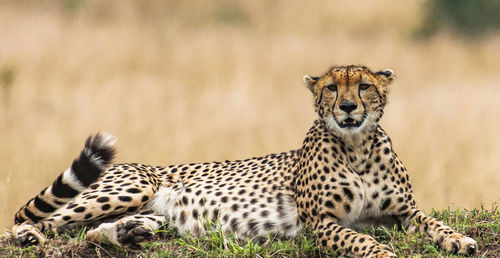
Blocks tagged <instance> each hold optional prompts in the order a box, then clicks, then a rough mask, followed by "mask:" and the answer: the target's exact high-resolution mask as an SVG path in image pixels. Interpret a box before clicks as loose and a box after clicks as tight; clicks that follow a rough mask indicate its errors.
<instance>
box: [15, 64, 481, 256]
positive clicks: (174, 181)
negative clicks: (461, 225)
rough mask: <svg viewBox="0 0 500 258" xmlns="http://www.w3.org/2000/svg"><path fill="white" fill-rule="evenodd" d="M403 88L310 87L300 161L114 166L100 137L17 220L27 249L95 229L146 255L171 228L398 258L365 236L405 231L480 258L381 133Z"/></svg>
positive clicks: (355, 78)
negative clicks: (373, 231)
mask: <svg viewBox="0 0 500 258" xmlns="http://www.w3.org/2000/svg"><path fill="white" fill-rule="evenodd" d="M394 79H395V74H394V73H393V71H392V70H389V69H386V70H381V71H377V72H372V71H371V70H370V69H369V68H367V67H364V66H357V65H351V66H334V67H331V68H330V69H328V71H327V72H326V73H325V74H323V75H322V76H320V77H311V76H308V75H306V76H304V77H303V81H304V84H305V85H306V86H307V88H308V89H309V90H310V91H311V92H312V95H313V100H314V109H315V111H316V113H317V115H318V118H317V119H316V120H315V121H314V122H313V125H312V127H311V128H310V130H309V131H308V132H307V134H306V137H305V140H304V141H303V145H302V147H300V148H299V149H298V150H292V151H289V152H283V153H279V154H270V155H267V156H264V157H254V158H249V159H245V160H235V161H223V162H210V163H199V164H195V163H193V164H183V165H171V166H167V167H162V166H149V165H143V164H136V163H128V164H115V165H112V159H113V157H114V155H115V149H114V141H115V140H114V138H113V137H112V136H111V135H109V134H106V133H98V134H96V135H94V136H90V137H89V138H88V139H87V141H86V143H85V146H84V148H83V150H82V151H81V154H80V156H79V157H78V158H76V159H75V160H74V161H73V163H72V165H71V166H70V167H69V168H68V169H67V170H66V171H64V172H63V173H62V174H60V175H59V177H57V179H56V180H55V181H54V182H53V183H52V184H51V185H50V186H48V187H47V188H45V189H44V190H43V191H41V192H40V193H39V194H38V195H36V196H35V197H34V198H32V199H31V200H29V201H28V202H27V203H26V204H25V205H24V206H23V207H22V208H21V209H20V210H19V211H18V212H17V213H16V215H15V225H14V226H13V227H12V229H11V234H12V236H13V237H14V238H15V239H17V240H19V242H20V243H21V244H23V245H27V244H43V243H44V242H45V241H46V238H45V236H44V234H43V232H44V231H47V230H54V231H55V232H63V231H65V230H68V229H70V228H72V227H75V226H78V225H92V226H93V228H92V229H91V230H89V231H88V232H87V233H86V239H87V240H89V241H97V242H99V241H110V242H112V243H114V244H117V245H120V246H123V247H125V248H128V249H130V250H137V249H140V248H141V245H140V243H141V242H143V241H147V240H148V239H150V238H151V237H152V236H153V234H154V231H155V230H157V229H158V228H159V227H160V226H161V225H163V224H166V223H167V222H168V223H170V225H173V226H175V227H176V228H177V229H178V231H179V233H180V234H181V235H185V234H192V235H194V236H198V235H200V234H203V233H205V232H207V231H208V230H210V229H209V228H208V227H207V223H206V222H207V221H210V222H213V223H215V224H216V225H218V226H219V227H220V229H222V230H223V231H227V232H234V233H235V234H236V236H238V237H241V238H247V237H266V236H268V235H269V234H271V235H279V236H286V237H294V236H296V234H297V233H298V231H299V230H300V229H301V228H302V227H309V228H311V229H313V230H314V232H315V236H316V240H317V243H318V245H320V246H321V247H322V248H325V249H327V250H331V251H336V252H337V253H338V254H342V255H349V256H360V257H395V254H394V252H393V251H392V250H391V249H390V248H389V247H388V246H387V245H384V244H381V243H379V242H377V241H376V240H375V239H374V238H373V237H372V236H369V235H367V234H362V233H358V231H359V230H360V229H362V228H364V227H366V226H369V225H399V226H401V227H403V228H405V229H406V230H407V231H408V232H422V233H423V234H424V235H425V236H426V237H428V238H429V239H430V240H431V241H432V242H434V243H436V244H437V245H438V246H440V247H441V248H443V249H444V250H446V251H450V252H453V253H459V254H468V255H472V254H474V253H475V252H476V250H477V243H476V241H474V240H473V239H471V238H469V237H466V236H464V235H462V234H459V233H456V232H454V231H453V230H452V229H451V228H450V227H448V226H447V225H445V224H444V223H443V222H441V221H439V220H437V219H435V218H432V217H430V216H428V215H425V214H424V213H423V212H422V211H421V210H419V209H418V208H417V206H416V202H415V199H414V197H413V190H412V186H411V184H410V182H409V178H408V173H407V170H406V168H405V167H404V166H403V164H402V163H401V161H400V160H399V158H398V156H397V155H396V153H395V152H394V149H393V147H392V143H391V140H390V138H389V136H388V135H387V134H386V132H385V131H384V130H383V129H382V127H381V126H380V125H379V124H378V122H379V120H380V119H381V117H382V115H383V109H384V107H385V105H386V103H387V95H388V93H389V85H390V84H391V83H392V81H393V80H394Z"/></svg>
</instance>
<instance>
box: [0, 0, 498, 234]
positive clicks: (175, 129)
mask: <svg viewBox="0 0 500 258" xmlns="http://www.w3.org/2000/svg"><path fill="white" fill-rule="evenodd" d="M78 3H80V4H79V5H78ZM139 3H142V4H139ZM206 3H207V2H206V1H201V0H199V1H166V2H165V1H148V4H144V3H143V1H137V2H129V1H126V2H125V1H118V0H117V1H97V0H96V1H61V2H50V1H49V2H45V1H37V2H36V4H34V3H31V2H29V1H21V2H16V1H3V2H0V24H2V26H0V75H2V74H3V75H2V76H3V77H0V79H1V78H3V79H2V80H0V87H1V91H0V97H1V98H0V101H1V102H0V121H1V122H0V157H1V159H2V163H1V165H0V189H1V192H2V193H1V194H0V228H1V229H0V231H3V230H4V229H5V228H6V227H8V226H10V225H11V223H12V219H13V214H14V212H15V211H16V209H17V208H19V207H20V206H21V205H22V204H23V203H24V202H26V201H27V200H28V199H29V198H30V197H32V196H33V195H34V194H36V193H37V192H38V191H40V190H41V189H42V188H43V187H45V186H46V185H48V184H49V183H50V182H51V181H52V180H53V179H54V178H55V177H56V176H57V175H58V174H59V173H60V172H62V171H63V170H64V169H65V168H66V167H68V166H69V165H70V163H71V161H72V159H73V158H74V157H75V156H76V155H77V154H78V152H79V150H80V148H81V147H82V145H83V141H84V139H85V138H86V136H87V135H88V134H90V133H95V132H97V131H99V130H106V131H110V132H112V133H113V134H114V135H116V136H117V137H118V138H119V142H118V150H119V154H118V157H117V161H118V162H132V161H133V162H143V163H148V164H155V165H156V164H157V165H167V164H172V163H181V162H194V161H211V160H222V159H237V158H244V157H249V156H256V155H263V154H266V153H270V152H281V151H286V150H289V149H292V148H298V147H299V146H300V144H301V142H302V139H303V137H304V135H305V133H306V131H307V129H308V127H309V126H310V125H311V123H312V120H313V119H315V114H314V112H313V109H312V104H311V96H310V95H309V92H308V91H307V90H306V89H305V88H304V87H303V86H302V85H301V82H300V78H301V77H302V75H303V74H304V73H310V74H313V75H318V74H320V73H322V72H324V70H326V68H327V67H328V66H330V65H332V64H351V63H355V64H357V63H361V64H366V65H368V66H370V67H372V68H374V69H377V68H391V69H393V70H395V71H396V73H397V75H398V80H397V81H396V82H395V85H394V86H393V92H392V95H391V96H390V98H391V102H390V104H389V105H388V107H387V108H386V114H385V116H384V118H383V121H382V123H383V125H384V128H386V130H387V131H388V132H389V134H390V135H391V137H392V139H393V142H394V145H395V148H396V150H397V151H398V154H399V156H400V157H401V159H402V160H403V161H404V162H405V164H406V166H407V167H408V169H409V171H410V173H411V176H412V180H413V183H414V188H415V192H416V197H417V200H419V203H420V206H421V207H423V208H425V209H427V210H428V209H430V208H432V207H434V208H443V207H446V206H448V205H452V204H454V205H456V206H460V207H465V208H472V207H478V206H479V205H480V204H481V203H483V202H486V203H491V202H497V201H499V197H500V187H499V186H500V176H499V173H500V162H499V157H500V134H498V128H499V127H500V105H499V104H500V97H499V96H500V87H499V85H500V73H499V72H498V71H499V70H500V65H499V64H498V60H500V51H499V46H500V36H498V35H497V36H492V37H490V38H488V39H485V40H483V41H476V42H466V41H463V40H460V39H457V38H454V37H452V36H449V35H441V36H438V37H435V38H433V39H432V40H430V41H426V42H415V41H413V40H412V39H411V34H412V30H413V29H414V28H415V26H416V25H417V24H418V22H419V20H420V17H421V14H420V12H421V10H420V9H419V6H420V4H421V2H420V1H399V2H395V1H376V2H375V1H373V3H372V2H368V1H365V2H363V4H361V5H360V4H356V5H353V4H352V2H351V1H346V0H343V1H307V4H306V1H299V0H293V1H292V0H286V1H285V0H282V1H259V3H257V2H255V1H210V5H207V4H206ZM9 73H10V74H12V75H13V82H12V84H10V85H11V86H10V87H8V86H6V85H9V84H8V83H6V82H5V81H6V79H5V78H6V77H8V76H6V74H9Z"/></svg>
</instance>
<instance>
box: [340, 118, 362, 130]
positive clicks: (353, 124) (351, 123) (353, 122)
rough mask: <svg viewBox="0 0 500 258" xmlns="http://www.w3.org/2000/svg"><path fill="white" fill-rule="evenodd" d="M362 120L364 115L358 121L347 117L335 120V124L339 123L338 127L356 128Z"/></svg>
mask: <svg viewBox="0 0 500 258" xmlns="http://www.w3.org/2000/svg"><path fill="white" fill-rule="evenodd" d="M364 120H365V117H364V116H363V118H362V119H361V120H360V121H356V120H354V119H353V118H351V117H348V118H346V119H344V120H343V121H341V122H337V124H338V125H339V127H340V128H356V127H360V126H361V124H363V121H364Z"/></svg>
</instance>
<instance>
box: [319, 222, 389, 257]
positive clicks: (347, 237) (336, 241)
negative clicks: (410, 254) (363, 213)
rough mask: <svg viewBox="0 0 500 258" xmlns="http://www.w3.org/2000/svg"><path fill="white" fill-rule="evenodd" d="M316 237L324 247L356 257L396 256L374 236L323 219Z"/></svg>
mask: <svg viewBox="0 0 500 258" xmlns="http://www.w3.org/2000/svg"><path fill="white" fill-rule="evenodd" d="M316 238H317V241H318V243H319V244H320V245H321V246H323V247H324V248H326V249H328V250H332V251H338V252H340V253H341V254H345V255H354V256H356V257H396V255H395V254H394V253H393V252H392V250H391V249H390V248H389V247H388V246H387V245H384V244H381V243H379V242H377V240H375V239H374V238H373V237H371V236H369V235H366V234H361V233H358V232H356V231H354V230H352V229H349V228H345V227H342V226H340V225H338V224H336V223H335V222H333V221H323V222H321V223H320V224H319V225H318V226H317V227H316Z"/></svg>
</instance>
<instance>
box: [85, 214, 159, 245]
mask: <svg viewBox="0 0 500 258" xmlns="http://www.w3.org/2000/svg"><path fill="white" fill-rule="evenodd" d="M166 222H167V220H166V218H165V216H163V215H158V214H154V213H153V212H151V211H142V212H140V213H139V214H136V215H129V216H126V217H123V218H121V219H120V220H118V221H115V222H110V223H102V224H101V225H99V227H97V228H95V229H92V230H90V231H89V232H87V235H86V236H85V239H86V240H88V241H93V242H104V241H106V240H107V241H109V242H111V243H113V244H116V245H120V246H123V247H125V248H127V249H130V250H138V249H141V246H140V245H139V243H140V242H143V241H145V240H148V239H150V238H151V237H152V236H153V234H154V231H155V230H157V229H158V228H159V227H160V226H161V225H163V224H165V223H166Z"/></svg>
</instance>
